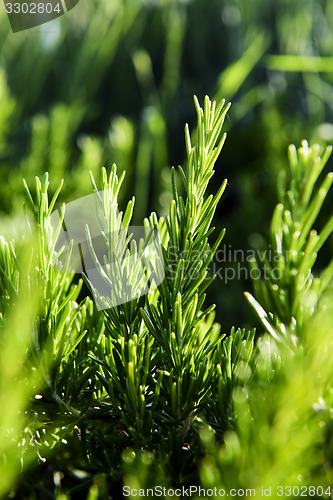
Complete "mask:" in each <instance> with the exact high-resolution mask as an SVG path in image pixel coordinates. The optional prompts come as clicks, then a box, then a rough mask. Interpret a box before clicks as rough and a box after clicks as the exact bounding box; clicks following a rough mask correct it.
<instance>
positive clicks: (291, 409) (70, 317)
mask: <svg viewBox="0 0 333 500" xmlns="http://www.w3.org/2000/svg"><path fill="white" fill-rule="evenodd" d="M195 107H196V112H197V128H196V139H195V142H194V145H192V137H191V134H190V131H189V128H188V127H187V126H186V130H185V139H186V150H187V167H186V168H185V169H183V168H182V167H179V168H178V170H175V169H172V172H171V191H172V201H171V203H170V206H169V211H168V213H167V215H166V216H165V217H161V218H159V217H158V216H157V215H156V214H155V213H152V214H151V215H150V217H149V218H147V219H145V221H144V225H145V226H146V227H151V228H153V229H155V230H157V231H158V232H159V234H160V237H161V244H162V251H163V262H162V263H161V265H163V266H164V269H165V273H166V275H165V279H164V280H163V282H162V283H161V284H160V285H159V286H158V288H157V289H155V290H154V291H153V292H152V293H149V294H147V295H144V296H142V297H140V298H138V299H133V300H132V301H130V302H127V303H124V304H121V305H118V306H115V307H113V308H111V309H105V310H103V311H99V310H97V308H96V305H95V303H94V301H93V300H92V298H91V296H90V295H89V293H87V292H86V290H87V289H84V288H83V280H82V278H79V279H78V278H77V277H76V276H75V274H74V273H73V272H72V269H71V267H70V249H69V251H68V255H67V259H66V260H65V269H64V270H65V271H67V272H60V271H59V270H57V267H56V266H55V265H54V264H55V263H56V261H57V259H58V257H59V250H57V246H56V243H57V238H58V236H59V232H60V229H61V221H60V224H59V226H58V228H57V229H56V230H55V229H54V228H53V227H52V224H51V213H52V211H53V210H54V208H55V206H56V203H57V198H58V195H59V193H60V190H61V188H62V183H60V185H59V187H58V189H57V190H56V192H55V194H54V195H53V196H52V197H50V198H49V195H48V188H49V179H48V174H45V175H44V177H43V179H42V180H40V179H39V178H36V185H35V188H34V192H35V194H32V192H31V190H30V187H28V185H27V184H26V183H25V189H26V195H27V201H28V202H27V204H26V212H27V222H28V224H27V228H28V229H26V230H25V236H24V238H22V237H21V238H19V237H18V238H16V240H15V241H6V239H5V238H4V237H1V238H0V277H1V280H0V292H1V296H0V298H1V300H0V327H1V350H0V356H1V364H0V384H1V385H0V400H1V408H3V409H5V410H4V411H2V412H1V416H0V435H1V440H0V448H1V455H2V459H1V461H0V476H1V478H3V479H2V481H1V484H0V495H2V496H3V497H5V496H6V495H8V492H11V494H10V497H11V498H58V499H60V498H61V499H66V498H85V497H86V496H87V497H88V498H89V499H91V500H93V499H97V498H102V499H103V498H109V497H112V498H117V497H121V494H122V486H123V485H124V484H125V485H127V486H128V487H129V488H131V489H139V488H153V487H155V486H165V487H185V488H186V487H189V486H191V485H192V486H194V485H201V486H202V487H206V488H212V489H214V488H215V487H218V488H225V489H226V490H229V489H231V488H243V489H246V488H255V489H256V490H257V495H259V493H260V491H261V488H262V487H264V488H269V487H271V488H272V489H274V490H273V496H274V491H275V492H276V491H277V488H278V487H284V486H291V487H292V486H299V487H300V488H301V486H306V487H308V486H316V485H323V486H325V488H324V490H325V491H326V490H327V487H329V485H330V482H332V459H333V457H332V388H331V383H330V381H331V380H332V375H333V373H332V366H333V365H332V363H331V360H330V358H331V353H332V338H331V331H332V322H333V310H332V300H331V295H332V290H331V278H332V273H333V261H331V262H330V263H329V264H328V265H327V266H326V267H325V268H324V269H323V270H321V271H320V272H318V273H314V272H313V271H312V269H313V266H314V265H315V262H316V258H317V253H318V251H319V250H320V249H321V247H322V246H323V244H324V243H325V241H326V240H327V239H328V238H329V236H330V235H331V233H332V230H333V216H332V217H331V218H329V219H328V220H323V218H319V219H320V220H319V226H318V224H317V218H318V216H319V215H320V212H321V208H322V205H323V203H324V201H325V198H326V195H327V193H328V190H329V188H330V186H331V183H332V180H333V176H332V174H331V173H329V174H327V175H326V177H325V178H324V179H323V180H322V179H321V174H322V172H323V170H324V167H325V164H326V162H327V160H328V157H329V154H330V148H327V149H326V150H325V151H321V149H320V147H319V146H313V147H309V146H308V144H307V143H306V141H304V142H303V143H302V146H301V148H299V149H298V150H296V148H295V147H294V146H291V147H290V149H289V167H286V168H284V169H283V171H281V178H280V180H279V184H278V196H279V200H278V201H279V203H278V205H277V207H276V209H275V211H274V214H273V217H272V225H271V242H268V243H267V244H268V245H271V246H272V248H273V249H274V255H275V256H276V258H277V261H276V262H277V264H276V267H273V266H272V262H270V261H269V259H266V261H265V258H263V259H260V262H256V261H255V260H253V261H252V262H251V263H250V264H251V266H252V268H253V269H257V271H258V276H259V275H260V273H259V271H260V265H262V264H264V265H265V266H266V274H265V277H264V278H262V279H254V280H253V285H254V286H253V294H252V295H251V294H249V293H246V296H247V298H248V300H249V302H250V304H251V305H252V306H253V307H254V309H255V311H256V313H257V314H258V315H259V318H260V320H261V321H262V324H263V329H262V330H260V331H258V334H257V335H256V333H255V330H254V329H253V330H251V331H246V330H244V329H243V330H242V329H239V328H238V329H237V328H232V329H231V331H230V332H225V331H224V330H223V325H222V328H221V326H220V325H219V324H217V323H215V322H214V312H213V310H214V305H209V304H206V301H205V299H206V291H207V288H208V287H209V286H210V284H211V283H212V281H213V280H214V276H210V275H209V272H208V270H209V265H210V263H211V262H212V260H213V258H214V253H215V252H216V251H217V249H218V248H219V246H220V244H221V241H222V239H223V237H224V230H223V231H221V232H219V233H218V234H217V236H215V237H214V236H213V233H214V227H212V221H213V218H214V213H215V211H216V208H217V204H218V203H219V201H220V199H221V197H222V195H223V192H224V190H225V188H226V186H227V181H224V182H223V183H222V185H221V186H220V188H219V189H218V190H217V192H216V193H215V194H214V195H213V194H209V191H210V189H209V181H210V179H211V178H212V176H213V174H214V165H215V162H216V160H217V158H218V156H219V154H220V152H221V150H222V147H223V144H224V141H225V137H226V135H225V134H222V126H223V123H224V120H225V117H226V114H227V112H228V109H229V105H225V102H224V101H221V102H220V103H219V104H216V102H215V101H213V102H211V101H210V99H209V98H208V97H206V98H205V102H204V106H203V108H201V107H200V105H199V102H198V100H197V99H196V98H195ZM91 179H92V186H93V191H95V192H98V187H97V186H98V182H97V181H95V179H94V177H93V176H91ZM122 181H123V176H120V177H118V175H117V170H116V167H115V166H113V167H112V168H111V171H110V172H109V174H108V173H107V171H106V169H102V185H101V187H102V189H104V190H105V191H104V192H106V191H107V192H108V193H109V198H107V199H104V209H105V213H106V214H108V213H109V212H108V204H110V201H113V202H115V203H117V197H118V194H119V190H120V188H121V184H122ZM134 207H135V204H134V200H131V201H130V202H129V203H128V204H127V207H126V208H125V210H124V211H123V212H121V217H122V219H121V220H122V225H123V226H124V227H127V226H128V225H129V224H130V221H131V217H132V213H133V210H135V208H134ZM61 213H62V217H64V216H65V213H66V207H65V206H63V208H62V212H61ZM314 227H316V229H314ZM175 256H176V258H175ZM66 266H67V267H66ZM277 269H278V270H279V271H280V272H278V273H277V272H276V271H277ZM64 270H63V271H64ZM194 271H195V272H194ZM83 278H84V279H85V280H86V281H87V284H88V286H89V282H88V280H87V279H86V277H85V276H83ZM220 293H221V294H223V293H226V291H225V289H224V287H220ZM242 299H243V297H239V301H241V300H242ZM311 491H312V490H311ZM166 496H167V495H166Z"/></svg>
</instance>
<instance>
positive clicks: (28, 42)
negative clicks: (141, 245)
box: [0, 0, 333, 332]
mask: <svg viewBox="0 0 333 500" xmlns="http://www.w3.org/2000/svg"><path fill="white" fill-rule="evenodd" d="M0 45H1V56H0V102H1V106H0V217H1V219H0V220H1V226H0V230H1V232H2V233H5V234H6V233H7V234H8V233H11V232H14V231H15V229H14V228H15V227H16V224H17V220H18V218H19V217H21V216H22V214H23V209H22V207H23V202H24V192H23V184H22V178H23V177H24V178H26V179H27V182H28V185H29V186H30V187H31V188H32V189H33V185H34V177H35V176H36V175H38V176H41V175H42V174H43V172H45V171H48V172H49V173H50V182H51V186H50V187H51V189H50V192H51V194H52V191H55V189H56V187H57V185H58V183H59V180H60V179H62V178H64V179H65V185H64V189H63V190H62V193H61V200H60V201H61V202H63V201H66V202H68V201H71V200H73V199H76V198H77V197H80V196H83V195H85V194H88V193H90V192H91V184H90V179H89V170H92V172H93V173H94V175H95V178H98V177H99V172H100V169H101V167H102V166H106V167H110V166H111V165H112V163H114V162H115V163H116V164H117V165H118V168H119V169H120V170H122V169H126V171H127V175H126V180H125V189H123V191H122V194H121V196H122V200H123V202H124V204H125V202H126V201H127V200H128V199H129V198H130V197H131V196H132V195H133V194H135V196H136V208H135V213H134V222H135V223H139V224H140V223H141V221H142V218H143V217H145V216H146V215H148V214H149V213H150V211H151V210H154V211H156V212H157V213H158V214H160V215H162V214H163V213H164V212H165V211H166V209H167V207H168V203H169V201H170V198H171V193H170V181H169V179H170V167H171V166H172V165H175V166H177V165H178V164H182V163H183V161H184V158H185V144H184V124H185V122H189V124H190V126H192V127H193V124H194V123H195V113H194V107H193V94H196V95H197V96H198V98H199V100H200V101H201V102H202V101H203V97H204V95H205V94H209V95H210V97H211V98H215V99H220V98H222V97H224V98H226V100H228V101H229V100H231V101H232V103H233V106H232V108H231V110H230V112H229V114H228V118H227V124H226V128H227V129H228V130H227V131H228V139H227V142H226V144H225V146H224V149H223V152H222V157H221V159H220V160H219V162H218V164H217V168H216V175H215V177H214V178H213V181H212V184H211V189H212V191H216V190H217V189H218V187H219V185H220V183H221V181H222V180H223V179H224V178H225V177H227V178H228V180H229V185H228V188H227V191H226V194H225V195H224V199H223V201H222V203H221V205H220V207H219V209H218V216H217V218H216V226H217V227H218V228H221V227H226V229H227V233H226V236H225V239H224V241H223V244H224V245H226V248H227V249H232V250H238V249H243V250H244V251H245V252H246V251H247V250H248V249H250V248H254V249H260V248H261V247H262V245H263V237H262V236H263V235H265V234H266V233H267V232H268V228H269V221H270V219H271V214H272V211H273V208H274V206H275V203H276V179H277V173H278V171H279V170H280V168H281V166H282V165H283V164H285V163H286V161H287V146H288V145H289V143H295V144H296V145H297V146H298V145H299V144H300V141H301V140H302V139H303V138H306V139H308V140H309V142H310V143H313V142H319V143H320V144H323V145H326V144H327V143H332V142H333V109H332V108H333V87H332V82H333V1H332V0H326V1H325V0H294V1H292V2H290V1H286V0H275V1H273V0H266V1H265V2H262V1H259V0H231V1H230V0H209V1H208V0H182V1H175V0H80V2H79V4H78V6H77V7H75V9H73V10H72V11H71V12H70V13H68V14H67V15H65V16H63V17H61V18H59V19H56V20H54V21H52V22H50V23H47V24H45V25H43V26H41V27H37V28H33V29H30V30H27V31H23V32H20V33H15V34H13V33H12V32H11V30H10V25H9V21H8V18H7V16H6V13H5V9H4V7H3V5H2V6H1V15H0ZM328 168H332V162H331V163H330V162H329V164H328ZM330 201H332V200H330ZM332 243H333V242H332V241H330V242H328V244H327V253H329V252H330V253H331V252H332V246H333V244H332ZM324 258H325V256H324ZM225 265H226V263H225V262H221V263H220V264H217V269H219V268H221V267H224V266H225ZM227 265H228V266H230V265H231V266H234V268H235V272H236V277H237V273H238V271H239V266H238V264H237V263H233V264H227ZM240 267H241V268H242V271H241V274H240V279H236V278H235V279H232V280H230V281H229V282H228V283H225V282H224V280H223V279H221V278H218V279H217V280H216V281H215V285H214V286H213V287H212V290H211V292H210V296H209V298H208V299H209V301H210V302H215V303H216V304H217V320H218V321H219V322H220V323H221V325H222V331H225V332H228V331H229V330H230V327H231V325H237V326H238V325H239V326H248V325H250V324H251V325H253V324H254V323H255V317H254V315H253V314H252V311H250V310H249V307H248V305H247V303H246V301H245V299H243V296H242V292H243V291H244V290H251V284H250V280H247V279H246V275H247V272H246V270H245V268H246V267H247V263H246V262H242V263H241V265H240ZM215 270H216V269H215ZM222 276H223V271H222Z"/></svg>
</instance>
